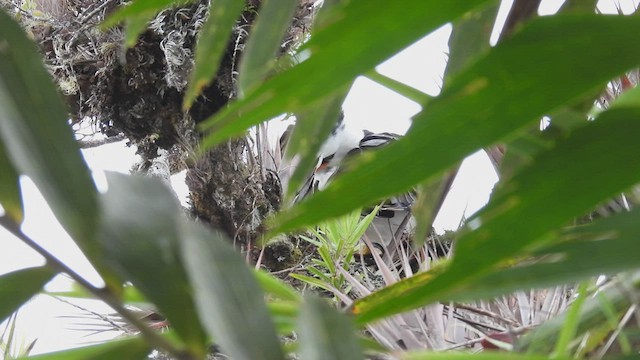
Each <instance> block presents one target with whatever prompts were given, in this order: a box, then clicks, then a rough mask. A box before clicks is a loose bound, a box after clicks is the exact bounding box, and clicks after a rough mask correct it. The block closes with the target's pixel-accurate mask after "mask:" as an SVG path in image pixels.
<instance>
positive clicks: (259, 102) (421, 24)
mask: <svg viewBox="0 0 640 360" xmlns="http://www.w3.org/2000/svg"><path fill="white" fill-rule="evenodd" d="M490 2H493V1H491V0H469V1H446V2H442V1H436V0H407V1H402V2H396V1H386V0H369V1H349V2H343V3H341V4H339V5H338V4H336V5H334V6H333V7H332V8H331V11H330V13H331V15H332V17H331V20H332V21H331V22H329V23H327V24H325V25H324V26H323V27H321V28H320V29H319V30H318V31H317V32H316V33H314V36H313V37H312V38H311V39H310V40H309V42H308V43H307V44H306V45H305V47H304V48H303V49H302V51H303V52H309V53H310V54H311V55H310V56H309V58H307V59H306V60H304V61H302V62H301V63H300V64H298V65H297V66H294V67H292V68H291V69H289V70H287V71H284V72H282V73H280V74H279V75H277V76H274V77H273V78H271V79H269V80H268V81H267V82H265V83H264V84H263V85H261V86H260V87H258V88H256V89H255V90H254V91H252V92H251V93H250V94H246V97H245V98H244V99H242V100H239V101H237V102H235V103H234V104H232V105H230V106H229V107H228V108H227V109H225V110H223V111H221V112H220V113H219V114H217V115H214V116H213V117H212V118H210V119H208V120H205V122H204V123H203V126H202V128H203V129H204V130H207V131H209V134H208V136H207V137H206V138H205V139H204V141H203V146H204V147H205V148H209V147H211V146H213V145H214V144H216V143H219V142H221V141H223V140H225V139H227V138H229V137H230V136H234V135H239V134H242V133H243V132H244V131H245V130H246V129H248V128H249V127H251V126H253V125H256V124H258V123H260V122H261V121H264V120H268V119H270V118H273V117H275V116H278V115H279V114H282V113H286V112H293V113H299V112H301V111H303V110H304V109H306V108H309V107H311V106H312V105H314V104H317V101H318V100H320V99H321V98H322V97H324V96H332V95H334V94H336V92H337V91H340V89H341V88H342V87H343V86H345V85H347V84H349V83H350V82H352V81H353V80H354V79H355V78H356V76H358V75H360V74H364V73H366V72H367V71H369V70H371V69H372V68H373V67H374V66H376V65H378V64H379V63H381V62H382V61H384V60H386V59H387V58H389V57H390V56H392V55H393V54H395V53H397V52H398V51H400V50H401V49H403V48H405V47H406V46H408V45H410V44H411V43H413V42H415V41H417V40H418V39H420V38H421V37H423V36H425V35H427V34H428V33H430V32H431V31H433V30H435V29H437V28H438V27H439V26H441V25H443V24H445V23H447V22H449V21H452V20H455V19H456V18H458V17H460V16H462V15H463V14H465V13H467V12H469V11H471V10H473V9H476V8H478V7H480V6H482V5H486V4H488V3H490ZM407 9H411V11H407ZM362 14H367V16H362ZM398 23H401V24H402V26H397V25H396V24H398ZM371 29H378V30H379V31H377V32H376V34H375V36H372V34H371ZM345 54H349V56H348V57H346V56H345ZM327 69H331V70H330V71H331V73H330V74H328V73H327ZM300 79H305V81H300ZM240 113H242V116H241V117H240V116H239V115H240Z"/></svg>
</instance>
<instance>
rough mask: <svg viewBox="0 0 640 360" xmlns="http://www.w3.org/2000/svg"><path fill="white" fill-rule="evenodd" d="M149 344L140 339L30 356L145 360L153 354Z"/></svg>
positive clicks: (44, 359)
mask: <svg viewBox="0 0 640 360" xmlns="http://www.w3.org/2000/svg"><path fill="white" fill-rule="evenodd" d="M151 350H152V349H151V348H150V347H149V345H147V343H146V342H145V341H144V340H143V339H142V338H139V337H135V338H129V339H125V340H117V341H110V342H107V343H104V344H99V345H91V346H86V347H82V348H79V349H71V350H64V351H57V352H53V353H48V354H42V355H35V356H29V359H34V360H113V359H131V360H136V359H139V360H143V359H147V356H148V355H149V353H150V352H151Z"/></svg>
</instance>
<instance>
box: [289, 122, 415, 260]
mask: <svg viewBox="0 0 640 360" xmlns="http://www.w3.org/2000/svg"><path fill="white" fill-rule="evenodd" d="M343 120H344V115H341V116H340V118H339V119H338V120H337V122H336V125H335V126H334V128H333V130H332V131H331V134H330V135H329V137H328V138H327V140H325V142H324V143H323V145H322V146H321V148H320V151H319V153H318V161H317V165H316V166H315V168H314V170H313V171H312V172H311V174H310V175H309V177H308V178H307V180H306V181H305V183H304V185H303V186H302V187H301V188H300V190H299V191H298V192H297V194H296V196H295V198H294V202H300V201H302V200H303V199H305V198H306V197H308V196H310V195H311V194H313V193H315V192H319V191H322V190H324V189H325V188H326V187H327V186H328V185H329V184H330V183H331V181H332V180H333V179H334V178H335V177H336V176H338V175H339V174H340V173H341V172H343V171H345V166H344V165H345V162H346V160H347V159H350V158H354V157H357V156H359V155H360V154H361V153H363V152H367V151H373V150H376V149H379V148H382V147H384V146H386V145H388V144H390V143H392V142H394V141H397V140H398V139H400V138H401V135H398V134H395V133H391V132H379V133H376V132H372V131H369V130H361V131H356V132H354V131H351V130H350V129H347V128H346V126H345V123H344V121H343ZM414 201H415V192H413V191H411V192H407V193H404V194H399V195H397V196H392V197H390V198H387V199H385V200H384V201H382V202H381V203H380V204H378V205H379V208H378V211H377V213H376V215H375V217H374V218H373V220H372V222H371V224H370V225H369V227H368V228H367V230H366V231H365V234H364V237H365V238H366V239H367V240H368V241H369V242H370V243H371V245H372V247H373V249H371V248H370V247H368V246H365V247H363V248H362V251H361V254H363V255H365V256H367V257H368V259H369V262H371V261H372V259H371V258H372V254H371V252H373V251H376V252H377V253H378V254H379V255H380V256H381V258H382V259H383V260H384V261H385V263H387V264H388V265H392V263H393V261H394V256H395V254H396V252H397V249H399V248H400V246H402V245H403V243H406V241H407V240H408V238H410V236H411V234H412V232H413V230H414V229H415V218H414V217H413V216H412V215H411V206H412V205H413V203H414ZM374 209H375V208H367V209H364V210H363V212H362V216H366V215H368V214H370V213H371V212H372V211H374Z"/></svg>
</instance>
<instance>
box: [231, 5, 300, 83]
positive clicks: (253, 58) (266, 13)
mask: <svg viewBox="0 0 640 360" xmlns="http://www.w3.org/2000/svg"><path fill="white" fill-rule="evenodd" d="M298 4H299V1H298V0H262V1H261V4H260V13H259V14H258V19H257V20H256V23H255V24H254V25H253V27H252V28H251V35H249V40H248V41H247V44H246V46H245V49H244V52H243V54H242V60H241V62H240V67H239V69H238V86H239V88H240V93H241V94H244V93H246V92H248V91H249V90H250V89H252V88H253V87H255V86H256V85H258V84H260V83H261V82H262V81H263V80H264V79H265V78H266V77H267V75H268V73H269V71H270V70H271V68H272V67H273V64H274V62H275V59H276V58H277V55H278V50H279V49H280V47H281V44H282V40H283V38H284V34H285V33H286V31H287V29H288V28H289V26H290V25H291V17H292V16H293V13H294V10H295V9H296V6H298Z"/></svg>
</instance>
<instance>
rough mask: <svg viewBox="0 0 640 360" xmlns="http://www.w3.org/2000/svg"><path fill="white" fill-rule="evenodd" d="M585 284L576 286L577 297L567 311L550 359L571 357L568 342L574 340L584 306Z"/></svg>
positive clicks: (585, 296)
mask: <svg viewBox="0 0 640 360" xmlns="http://www.w3.org/2000/svg"><path fill="white" fill-rule="evenodd" d="M587 285H588V284H587V283H586V282H583V283H582V284H580V285H579V286H578V291H577V295H578V297H577V298H576V299H575V300H574V301H573V302H572V303H571V305H570V306H569V310H567V317H566V320H567V321H565V323H564V326H563V327H562V331H560V336H558V341H557V342H556V347H555V350H554V351H553V352H552V353H551V358H557V357H559V356H560V355H562V356H564V357H569V356H570V355H571V349H570V348H571V346H570V342H571V341H572V340H573V339H574V338H575V336H576V331H577V328H578V324H579V320H580V318H579V317H578V315H579V314H580V309H581V308H582V305H583V304H584V301H585V300H586V298H587V296H589V295H587Z"/></svg>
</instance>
